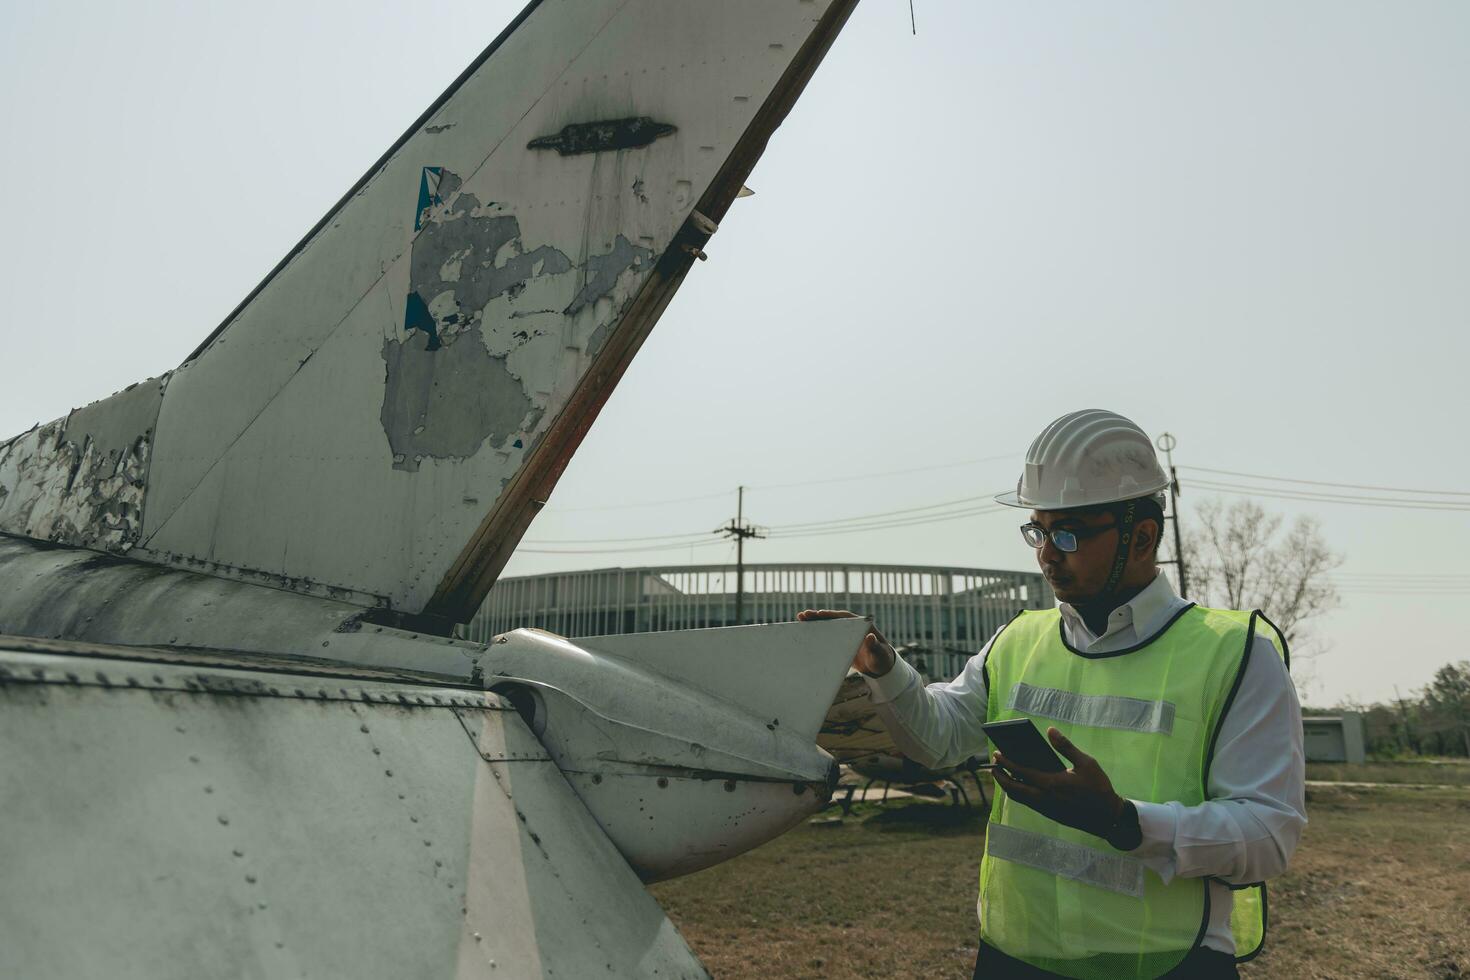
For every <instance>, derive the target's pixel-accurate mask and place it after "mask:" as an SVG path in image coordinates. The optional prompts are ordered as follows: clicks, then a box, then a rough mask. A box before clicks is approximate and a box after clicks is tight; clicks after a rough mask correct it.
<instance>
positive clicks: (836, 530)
mask: <svg viewBox="0 0 1470 980" xmlns="http://www.w3.org/2000/svg"><path fill="white" fill-rule="evenodd" d="M1005 509H1006V508H1005V507H1004V506H1002V505H998V504H997V505H993V506H990V507H974V508H970V509H968V510H959V511H953V512H950V513H946V514H930V515H927V516H924V517H915V518H910V519H899V520H891V521H875V522H873V523H870V524H857V525H850V526H842V527H833V528H825V529H818V530H813V531H793V532H788V533H780V534H778V533H775V532H772V534H771V537H772V538H779V539H780V540H783V541H787V540H791V539H794V538H823V537H829V536H831V535H834V534H855V533H860V532H863V531H885V530H889V529H891V528H900V527H918V526H920V525H923V524H942V523H945V522H947V521H956V520H962V519H964V518H967V517H978V516H980V515H981V514H995V513H999V512H1000V511H1002V510H1005Z"/></svg>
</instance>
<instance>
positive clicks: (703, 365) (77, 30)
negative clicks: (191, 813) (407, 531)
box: [0, 0, 1470, 705]
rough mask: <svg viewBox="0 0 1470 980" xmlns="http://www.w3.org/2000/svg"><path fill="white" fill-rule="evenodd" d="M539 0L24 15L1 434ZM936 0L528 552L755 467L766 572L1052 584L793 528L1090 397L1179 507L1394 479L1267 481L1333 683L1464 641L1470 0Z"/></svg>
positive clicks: (1318, 673)
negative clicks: (1312, 543) (1334, 598)
mask: <svg viewBox="0 0 1470 980" xmlns="http://www.w3.org/2000/svg"><path fill="white" fill-rule="evenodd" d="M518 9H519V4H516V3H507V2H492V0H476V2H473V3H470V2H465V0H422V2H419V3H416V4H414V5H412V6H411V7H408V6H401V5H396V4H388V3H381V2H377V3H361V2H359V3H351V4H349V3H347V2H345V0H323V2H319V3H314V4H311V5H300V4H295V3H285V2H262V3H253V4H226V3H222V2H216V3H184V2H151V3H144V4H129V5H120V4H112V3H102V2H85V3H84V2H68V0H57V2H53V3H48V4H28V5H21V4H7V5H4V6H3V8H0V125H3V126H4V132H5V133H6V134H7V138H6V139H5V140H4V141H3V142H0V209H3V213H4V214H5V215H6V216H7V221H6V222H5V226H4V230H3V231H0V269H3V270H4V271H3V273H0V277H3V278H0V283H3V285H4V287H5V292H6V294H7V295H8V296H10V301H9V302H10V310H11V313H10V315H9V317H8V320H9V327H8V328H7V330H6V344H5V355H4V359H3V366H4V368H5V370H4V372H3V374H0V377H3V378H4V382H3V384H0V433H4V434H7V435H8V434H12V433H15V432H19V431H21V430H23V429H25V428H28V427H29V426H30V425H32V424H33V423H35V422H38V421H45V420H49V419H52V418H56V417H58V416H61V415H63V414H65V413H66V412H67V411H68V410H69V409H71V408H73V407H76V406H79V405H83V404H86V403H87V402H90V401H92V400H94V399H96V398H98V397H102V396H105V395H107V394H110V393H111V392H113V391H116V390H118V389H120V388H122V387H124V386H126V385H127V384H129V383H131V382H133V381H136V380H139V379H141V378H144V377H148V376H153V375H157V374H159V373H161V372H163V371H166V370H169V369H170V368H172V367H175V366H176V365H177V364H178V363H179V362H180V361H182V360H183V358H184V357H185V356H186V355H187V354H188V353H189V352H190V351H192V350H193V348H194V347H195V346H196V345H197V344H198V342H199V341H200V340H202V339H203V338H204V337H205V336H206V335H207V334H208V333H209V332H210V330H211V329H212V328H213V327H214V326H215V325H216V324H217V323H218V322H219V321H220V320H221V319H222V318H223V317H224V316H225V315H226V314H227V313H228V312H229V311H230V310H231V309H232V308H233V307H234V306H235V304H236V303H237V302H238V301H239V300H240V299H241V298H242V297H243V296H244V295H245V294H246V293H247V292H248V291H249V290H250V289H251V288H252V287H253V286H254V285H255V284H256V283H257V282H258V281H259V280H260V279H261V278H262V277H263V276H264V275H265V273H266V272H267V271H268V270H269V269H270V268H271V267H272V266H273V265H274V264H275V263H276V262H277V261H278V260H279V259H280V257H281V256H282V255H284V254H285V253H286V251H287V250H288V249H289V248H290V247H291V246H292V245H294V244H295V243H296V241H297V240H298V239H299V238H300V237H301V235H302V234H303V233H304V232H305V231H306V230H307V229H308V228H309V227H310V226H311V225H312V224H313V223H314V222H315V221H316V220H317V219H318V218H319V217H320V216H321V215H322V214H323V213H325V212H326V211H327V210H328V209H329V208H330V207H331V206H332V205H333V204H334V203H335V202H336V200H337V199H338V198H339V197H340V196H341V194H342V193H343V192H344V191H345V190H346V189H347V187H349V186H350V185H351V184H352V182H353V181H354V180H356V179H357V178H358V177H359V176H360V175H361V174H362V172H363V171H364V170H365V169H366V168H367V167H368V165H369V164H371V163H372V162H373V161H374V160H375V159H376V158H377V157H378V155H379V154H381V152H382V151H383V150H384V149H385V148H386V147H387V146H388V145H389V144H390V143H392V142H393V140H394V139H396V138H397V137H398V136H399V134H400V133H401V132H402V131H403V129H404V128H405V127H406V126H407V125H408V124H409V123H410V122H412V121H413V120H414V118H416V117H417V115H418V114H419V113H420V112H421V111H422V110H423V108H424V107H426V106H427V105H428V104H429V103H430V102H431V101H433V99H434V98H435V97H436V96H437V95H438V94H439V93H440V92H441V91H442V90H443V89H444V88H445V87H446V86H447V85H448V84H449V83H450V82H451V81H452V80H453V78H454V77H455V76H456V75H457V74H458V73H459V72H460V70H461V69H462V68H463V67H464V65H466V64H468V63H469V61H470V60H471V59H472V58H473V57H474V56H475V55H476V54H477V53H478V52H479V51H480V50H481V49H482V48H483V47H484V46H485V45H486V44H487V43H488V42H489V41H490V40H491V39H493V37H494V36H495V35H496V34H497V33H498V32H499V30H500V29H501V28H502V27H503V26H504V24H505V23H507V22H508V21H509V20H510V19H511V18H512V17H513V16H514V15H515V13H516V12H517V10H518ZM914 13H915V22H916V24H917V34H914V33H911V29H910V21H909V8H908V5H907V4H904V3H902V2H898V0H866V2H865V3H863V4H861V5H860V6H859V9H858V11H857V13H856V14H855V15H854V16H853V18H852V20H851V22H850V24H849V26H848V28H847V29H846V30H845V32H844V33H843V35H842V36H841V37H840V38H839V39H838V41H837V43H836V44H835V45H834V47H833V49H832V51H831V53H830V54H829V56H828V58H827V59H826V61H825V62H824V63H823V65H822V66H821V68H820V69H819V70H818V72H817V74H816V76H815V77H814V79H813V80H812V82H811V84H810V85H809V87H808V89H807V91H806V93H805V94H804V95H803V97H802V99H801V101H800V102H799V103H798V104H797V106H796V108H795V109H794V110H793V111H792V113H791V114H790V116H789V117H788V119H787V121H786V123H785V125H784V126H783V127H782V128H781V129H780V130H779V131H778V132H777V133H776V135H775V136H774V138H773V139H772V140H771V141H770V145H769V147H768V149H767V152H766V155H765V157H764V158H763V159H762V160H761V162H760V163H759V164H758V165H757V167H756V169H755V171H754V173H753V174H752V175H751V177H750V178H749V180H748V181H747V183H748V184H749V186H750V187H751V188H752V189H754V191H755V194H754V196H752V197H748V198H742V199H740V200H739V201H737V202H736V203H735V205H734V207H733V208H732V209H731V211H730V213H729V215H728V216H727V217H726V219H725V220H724V221H723V222H722V225H721V228H720V231H719V232H718V233H717V234H716V235H715V237H714V239H713V240H712V241H711V243H710V245H709V247H708V249H707V251H708V253H709V256H710V259H709V261H708V262H705V263H699V264H698V265H697V267H696V268H695V269H694V270H693V272H692V274H691V275H690V276H689V278H688V280H687V281H686V282H685V284H684V286H683V287H682V289H681V290H680V292H679V294H678V295H677V297H676V298H675V299H674V301H673V303H672V304H671V305H670V307H669V309H668V311H667V312H666V313H665V315H664V317H663V319H662V320H661V321H660V323H659V325H658V327H657V328H656V329H655V331H654V333H653V335H652V337H651V338H650V339H649V341H648V343H647V344H646V345H645V347H644V349H643V351H642V352H641V353H640V354H639V356H638V358H637V359H636V360H635V362H634V364H633V366H632V368H631V369H630V370H629V371H628V373H627V375H626V377H625V379H624V381H623V382H622V384H621V386H620V387H619V388H618V389H617V391H616V392H615V393H614V395H613V397H612V398H611V400H610V401H609V402H608V405H607V407H606V408H605V409H604V411H603V413H602V415H601V417H600V418H599V419H598V421H597V423H596V424H595V425H594V426H593V428H592V430H591V433H590V434H589V436H588V437H587V439H586V441H585V443H584V444H583V446H582V448H581V450H580V451H579V452H578V454H577V455H576V456H575V457H574V459H573V461H572V463H571V465H570V466H569V468H568V469H567V471H566V474H565V476H564V477H563V478H562V481H561V484H560V485H559V487H558V488H557V490H556V492H555V494H554V495H553V497H552V499H551V501H550V504H549V505H548V507H547V508H546V510H545V511H544V512H543V513H542V515H541V516H540V517H538V519H537V520H536V522H535V524H534V525H533V526H532V528H531V530H530V532H529V533H528V534H527V536H526V540H525V541H524V542H523V545H522V548H521V549H520V550H519V551H518V552H517V554H516V555H515V556H514V557H513V558H512V560H511V564H510V565H509V566H508V568H507V569H506V574H530V573H536V572H544V571H556V570H565V569H576V568H598V567H609V566H617V565H623V566H633V565H650V564H684V563H690V562H696V563H705V562H721V561H725V560H728V559H729V558H730V557H731V554H732V551H733V546H732V545H730V544H728V543H725V542H723V541H721V540H720V539H719V538H718V537H717V536H715V535H713V534H711V533H709V532H711V531H712V530H713V529H714V528H715V527H716V526H717V525H719V524H721V523H722V522H724V521H727V520H728V519H729V518H731V517H732V516H733V514H734V510H735V503H736V487H737V486H740V485H744V486H746V487H747V490H746V494H745V513H746V517H747V518H748V519H750V520H752V521H754V522H756V523H758V524H761V525H765V526H768V527H770V528H772V535H771V537H770V538H768V539H765V540H758V541H753V542H751V543H750V544H748V545H747V549H746V558H747V560H748V561H752V562H791V561H852V562H877V563H895V564H924V565H954V566H974V567H984V568H1005V569H1027V568H1031V567H1034V559H1033V557H1032V555H1031V553H1030V551H1029V550H1028V549H1027V548H1026V547H1025V546H1024V545H1023V544H1022V542H1021V541H1020V537H1019V535H1018V534H1017V533H1016V530H1015V528H1016V525H1017V524H1018V523H1019V521H1018V520H1017V514H1016V512H1014V511H991V510H987V509H984V508H982V507H980V506H979V503H971V504H957V505H955V506H953V507H949V508H934V509H932V510H931V511H928V512H922V513H928V514H948V513H951V512H953V511H962V512H964V514H965V516H961V517H957V518H953V519H947V520H944V521H935V522H932V523H926V524H906V525H904V526H897V527H894V526H886V527H877V528H870V529H867V530H861V531H858V532H852V533H843V534H824V535H820V536H810V535H807V536H803V535H799V534H797V533H796V530H797V529H794V528H791V527H790V526H791V525H800V524H804V523H808V522H817V521H830V520H835V519H839V518H846V517H855V516H860V515H867V514H886V513H889V512H894V511H908V510H911V509H913V508H923V507H928V506H930V505H934V504H940V503H943V502H947V501H963V500H971V499H973V498H979V502H980V503H983V499H984V498H985V497H986V496H987V495H989V494H993V493H996V492H999V491H1002V490H1004V489H1006V488H1007V487H1008V486H1011V485H1014V482H1015V479H1016V476H1017V474H1018V467H1019V465H1020V460H1021V458H1022V455H1023V454H1024V452H1025V449H1026V447H1027V445H1028V444H1029V443H1030V441H1031V439H1032V438H1033V436H1034V435H1035V434H1036V432H1037V431H1039V430H1040V429H1041V428H1042V427H1043V426H1044V425H1045V424H1046V423H1047V422H1049V421H1051V420H1052V419H1053V418H1055V417H1057V416H1059V415H1061V414H1064V413H1066V412H1068V411H1071V410H1074V409H1077V408H1086V407H1101V408H1108V409H1112V410H1114V411H1118V412H1121V413H1123V414H1125V415H1127V416H1129V417H1131V418H1133V419H1134V420H1135V421H1137V422H1138V423H1139V424H1140V425H1141V426H1142V427H1143V428H1144V429H1145V430H1146V431H1148V432H1149V433H1151V434H1157V433H1159V432H1162V431H1165V430H1167V431H1169V432H1171V433H1173V434H1174V435H1175V436H1176V438H1177V440H1178V447H1177V449H1176V450H1175V454H1174V455H1175V461H1176V463H1178V464H1179V466H1180V477H1181V483H1182V489H1183V496H1182V498H1181V500H1180V507H1181V509H1180V513H1181V519H1182V521H1183V526H1184V527H1185V528H1186V529H1188V528H1190V527H1191V526H1192V525H1191V521H1192V520H1193V521H1197V519H1198V518H1197V510H1196V508H1197V507H1198V506H1199V504H1200V503H1202V502H1204V501H1205V500H1207V499H1209V498H1210V497H1211V496H1216V497H1218V498H1219V499H1221V500H1227V501H1228V500H1234V499H1241V498H1240V497H1239V496H1238V495H1222V494H1221V492H1220V491H1219V490H1214V489H1211V488H1209V486H1208V485H1209V484H1210V483H1229V484H1234V485H1235V486H1236V487H1240V486H1245V485H1251V486H1256V487H1260V488H1270V489H1272V490H1277V491H1279V490H1287V491H1293V492H1298V493H1299V492H1301V491H1308V492H1311V493H1313V494H1314V495H1320V494H1324V493H1325V494H1337V495H1344V496H1357V497H1363V496H1368V497H1375V498H1380V499H1378V500H1376V501H1373V503H1375V504H1380V505H1385V504H1386V505H1389V506H1369V505H1367V504H1365V503H1363V502H1361V501H1339V500H1322V499H1313V500H1306V499H1300V498H1299V497H1297V498H1293V497H1282V496H1269V497H1268V496H1260V497H1258V499H1259V501H1260V502H1261V503H1262V504H1263V505H1264V506H1266V507H1267V508H1268V509H1269V510H1270V511H1272V512H1273V513H1277V514H1280V515H1282V517H1283V518H1284V519H1285V520H1287V521H1290V520H1293V519H1295V518H1296V517H1297V516H1298V515H1306V516H1311V517H1315V518H1316V519H1317V520H1318V521H1319V522H1320V525H1321V528H1322V532H1323V534H1324V536H1325V538H1326V539H1327V541H1328V543H1329V545H1330V546H1331V547H1332V548H1333V549H1334V550H1335V551H1337V552H1338V553H1340V554H1341V555H1342V556H1343V557H1344V563H1343V565H1342V567H1341V568H1340V569H1339V571H1338V572H1336V573H1335V574H1334V581H1335V583H1336V584H1337V585H1338V587H1339V589H1340V591H1341V605H1340V607H1339V608H1338V609H1336V610H1334V611H1331V612H1329V613H1327V614H1325V615H1324V616H1322V617H1321V618H1320V620H1319V621H1318V622H1317V623H1316V625H1315V633H1316V635H1317V639H1316V641H1315V644H1314V645H1315V646H1316V647H1317V649H1318V650H1319V653H1318V655H1317V656H1316V657H1315V658H1314V659H1313V660H1312V662H1311V663H1310V664H1308V665H1306V666H1305V668H1304V671H1303V672H1301V673H1299V684H1300V686H1301V687H1302V691H1303V695H1304V697H1305V699H1306V700H1307V701H1308V703H1310V704H1316V705H1331V704H1334V703H1338V702H1340V701H1344V700H1360V701H1372V700H1377V699H1383V698H1389V697H1393V696H1394V695H1395V692H1396V691H1397V692H1401V693H1403V694H1406V695H1407V694H1408V693H1410V692H1411V691H1413V690H1415V689H1417V688H1418V687H1420V686H1422V685H1423V684H1425V683H1426V682H1428V681H1429V679H1430V678H1431V676H1432V675H1433V672H1434V670H1435V669H1436V668H1437V667H1438V666H1440V665H1441V664H1444V663H1446V662H1449V661H1452V660H1460V659H1466V658H1470V649H1467V644H1466V643H1465V641H1464V640H1463V639H1462V637H1463V635H1464V630H1463V628H1462V627H1461V626H1460V624H1459V623H1458V617H1459V616H1460V615H1462V614H1463V611H1464V609H1465V608H1466V605H1467V603H1470V568H1467V565H1466V562H1465V561H1464V560H1463V557H1462V556H1463V554H1464V552H1465V549H1466V548H1467V546H1470V514H1467V513H1466V510H1465V506H1466V505H1467V504H1470V459H1467V455H1466V453H1465V451H1464V445H1465V442H1466V439H1465V435H1464V426H1465V422H1466V420H1467V418H1470V396H1467V394H1466V390H1465V374H1464V370H1465V369H1464V366H1465V364H1466V363H1467V361H1470V330H1467V329H1466V328H1467V326H1470V274H1467V273H1470V181H1467V179H1466V174H1470V114H1467V111H1466V109H1465V105H1464V95H1465V93H1466V92H1467V91H1470V60H1467V59H1466V58H1465V57H1464V52H1465V51H1466V50H1467V45H1470V6H1467V5H1465V4H1462V3H1455V2H1428V0H1413V2H1410V3H1405V4H1382V3H1377V2H1352V0H1331V2H1308V0H1304V2H1298V3H1293V4H1279V3H1270V2H1259V0H1246V2H1237V3H1231V4H1205V3H1198V2H1184V3H1180V2H1118V3H1110V4H1096V3H1087V2H1055V3H1048V4H996V3H989V2H979V3H968V2H966V3H958V2H938V0H916V3H915V10H914ZM1207 470H1226V471H1233V472H1236V473H1249V474H1260V475H1264V476H1267V477H1275V478H1278V479H1277V480H1276V481H1267V480H1257V479H1247V478H1243V477H1235V476H1227V475H1221V474H1218V473H1209V472H1207ZM1288 480H1289V481H1321V482H1323V483H1330V484H1353V485H1360V486H1362V487H1386V488H1391V489H1388V490H1381V491H1380V490H1366V489H1354V488H1345V487H1326V486H1316V485H1313V484H1308V483H1292V482H1281V481H1288ZM1409 491H1430V492H1429V493H1414V492H1409ZM1457 507H1458V508H1459V509H1456V508H1457ZM1192 510H1194V511H1195V512H1194V514H1192V513H1191V511H1192ZM973 511H980V512H979V513H973ZM869 523H877V524H880V525H881V524H884V523H885V522H884V521H882V520H877V521H873V522H869ZM888 523H891V522H888ZM783 527H785V528H786V531H785V533H784V534H782V533H781V529H782V528H783ZM606 539H642V540H641V541H638V542H633V543H620V542H617V541H612V542H609V541H607V540H606ZM650 539H661V540H650ZM696 539H697V540H698V544H697V545H695V546H690V545H688V544H687V543H685V542H686V541H693V540H696ZM671 541H672V542H674V546H672V547H671V546H669V545H670V542H671ZM652 545H659V546H660V547H658V548H656V549H655V548H653V547H652ZM615 549H621V550H615Z"/></svg>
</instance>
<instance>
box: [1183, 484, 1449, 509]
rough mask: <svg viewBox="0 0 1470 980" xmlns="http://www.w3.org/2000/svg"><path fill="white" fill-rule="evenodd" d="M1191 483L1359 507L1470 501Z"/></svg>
mask: <svg viewBox="0 0 1470 980" xmlns="http://www.w3.org/2000/svg"><path fill="white" fill-rule="evenodd" d="M1191 485H1192V486H1196V487H1201V488H1203V489H1205V490H1210V491H1213V492H1216V493H1229V494H1236V495H1238V496H1249V497H1271V498H1274V499H1278V500H1301V501H1306V502H1309V503H1319V504H1353V505H1355V506H1359V507H1386V508H1389V509H1391V510H1431V511H1467V510H1470V501H1464V502H1461V501H1452V500H1417V501H1416V500H1405V499H1403V498H1402V497H1364V496H1355V495H1352V494H1330V493H1321V492H1317V491H1311V490H1293V489H1290V488H1286V487H1283V488H1276V487H1252V486H1246V485H1244V484H1239V483H1223V482H1217V481H1214V480H1194V481H1193V482H1192V483H1191Z"/></svg>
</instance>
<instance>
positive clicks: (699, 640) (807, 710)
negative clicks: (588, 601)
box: [575, 619, 870, 740]
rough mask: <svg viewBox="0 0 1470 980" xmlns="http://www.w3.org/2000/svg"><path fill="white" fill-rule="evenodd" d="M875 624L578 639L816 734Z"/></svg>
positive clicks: (803, 733)
mask: <svg viewBox="0 0 1470 980" xmlns="http://www.w3.org/2000/svg"><path fill="white" fill-rule="evenodd" d="M869 628H870V624H869V623H868V621H867V620H865V619H846V620H825V621H821V622H812V623H776V624H773V625H769V626H729V627H723V628H719V629H705V630H678V631H676V632H669V633H627V634H623V635H619V636H589V637H581V638H579V639H577V640H576V641H575V642H576V644H577V646H579V647H584V648H586V649H588V650H595V651H597V652H598V653H604V654H607V655H609V656H614V657H621V658H623V659H625V660H631V661H634V662H636V663H639V664H641V665H643V666H645V667H647V668H649V669H650V670H653V671H655V672H656V673H659V674H662V675H664V676H666V677H669V678H672V679H674V680H678V681H682V682H684V683H685V684H688V685H689V686H690V687H694V688H697V689H699V690H702V691H706V692H708V693H710V694H713V695H715V696H716V697H718V698H721V699H723V700H725V701H729V702H731V703H732V704H735V705H737V706H739V707H741V708H743V709H744V710H746V711H748V712H750V713H751V714H753V715H755V716H757V717H759V718H761V719H763V720H764V721H765V722H766V723H767V724H769V725H772V726H778V727H780V728H781V729H782V730H784V731H786V732H788V733H793V734H796V735H797V736H799V737H801V738H803V739H808V740H815V739H816V737H817V732H818V730H819V729H820V728H821V727H822V720H823V718H824V717H825V716H826V713H827V707H828V705H830V704H831V703H832V698H833V695H834V694H835V693H836V692H837V688H838V686H839V685H840V684H841V682H842V673H843V669H844V668H845V667H846V666H847V664H849V663H851V662H852V657H853V654H854V653H856V652H857V648H858V644H859V643H861V642H862V639H863V636H864V635H866V633H867V631H868V629H869Z"/></svg>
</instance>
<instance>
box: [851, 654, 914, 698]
mask: <svg viewBox="0 0 1470 980" xmlns="http://www.w3.org/2000/svg"><path fill="white" fill-rule="evenodd" d="M863 680H865V681H867V682H868V693H869V695H870V696H871V698H872V701H873V703H874V704H887V703H888V702H889V701H893V700H896V699H897V698H898V697H899V695H901V694H903V692H904V691H907V690H908V689H909V688H910V687H911V686H912V685H914V684H916V683H918V681H919V672H918V671H917V670H914V668H912V667H910V666H909V664H908V661H906V660H904V659H903V658H902V657H896V658H894V661H893V668H892V669H891V670H889V671H888V673H886V674H884V675H883V676H882V677H869V676H868V675H867V674H864V675H863Z"/></svg>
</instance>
